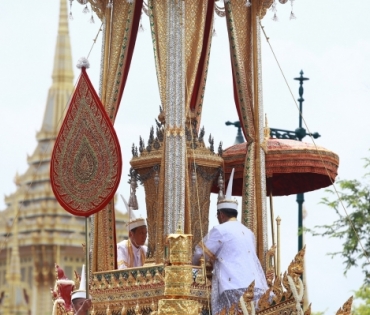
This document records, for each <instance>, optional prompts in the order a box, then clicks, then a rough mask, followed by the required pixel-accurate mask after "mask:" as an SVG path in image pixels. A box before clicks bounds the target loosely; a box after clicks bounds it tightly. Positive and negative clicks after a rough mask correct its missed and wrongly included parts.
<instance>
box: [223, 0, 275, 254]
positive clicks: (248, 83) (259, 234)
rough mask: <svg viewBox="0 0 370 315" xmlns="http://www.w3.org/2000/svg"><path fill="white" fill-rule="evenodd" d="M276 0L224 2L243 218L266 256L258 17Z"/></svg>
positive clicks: (259, 248) (258, 252)
mask: <svg viewBox="0 0 370 315" xmlns="http://www.w3.org/2000/svg"><path fill="white" fill-rule="evenodd" d="M272 2H273V0H252V1H251V3H252V6H251V7H247V6H246V5H245V0H231V1H228V2H227V3H225V13H226V23H227V29H228V34H229V43H230V56H231V65H232V74H233V87H234V100H235V105H236V109H237V112H238V115H239V120H240V122H241V125H242V128H243V132H244V136H245V139H246V140H247V144H246V145H247V155H246V159H245V162H244V175H243V176H244V180H243V195H242V205H241V211H242V222H243V224H245V225H246V226H247V227H249V228H250V229H251V230H252V231H253V232H254V234H255V236H256V246H257V254H258V257H259V258H260V260H261V261H262V259H264V255H265V252H266V250H267V227H266V222H265V221H266V213H265V212H266V207H265V195H266V194H265V187H266V183H265V180H266V179H265V175H264V172H265V163H264V152H263V151H262V149H261V147H260V144H261V142H262V140H263V136H262V135H263V106H262V85H261V71H262V69H261V64H260V42H259V27H260V26H259V20H260V18H262V17H263V16H264V14H265V12H266V9H267V8H268V7H270V6H271V4H272ZM263 261H264V260H263Z"/></svg>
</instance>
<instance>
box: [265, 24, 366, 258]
mask: <svg viewBox="0 0 370 315" xmlns="http://www.w3.org/2000/svg"><path fill="white" fill-rule="evenodd" d="M260 27H261V29H262V32H263V34H264V35H265V38H266V41H267V43H268V45H269V47H270V49H271V52H272V54H273V56H274V58H275V61H276V63H277V65H278V67H279V69H280V73H281V75H282V76H283V78H284V81H285V83H286V85H287V87H288V90H289V92H290V95H291V96H292V99H293V101H294V104H295V105H296V107H297V110H298V112H299V115H300V116H301V118H302V121H303V123H304V125H305V127H306V129H307V131H308V132H309V136H310V138H311V141H312V142H313V144H314V146H315V149H316V151H317V152H318V153H319V156H320V160H321V162H322V164H323V166H324V168H325V171H326V173H327V175H328V177H329V180H330V182H331V185H332V186H333V188H334V191H335V194H336V195H337V198H338V200H339V203H340V205H341V206H342V208H343V210H344V212H345V214H346V219H347V220H348V221H349V222H350V225H351V228H352V230H353V231H354V233H355V235H356V238H357V241H358V243H359V244H360V246H361V249H362V251H363V253H364V256H365V257H366V259H367V261H368V262H369V263H370V259H369V256H368V253H367V252H366V251H365V248H364V246H363V245H362V242H361V240H360V237H359V236H358V233H357V230H356V228H355V226H354V224H353V222H352V220H351V218H350V217H349V215H348V212H347V209H346V207H345V206H344V204H343V201H342V198H341V197H340V195H339V192H338V190H337V188H336V187H335V184H334V181H333V180H332V178H331V177H330V174H329V171H328V169H327V167H326V165H325V163H324V160H323V158H322V153H321V151H319V149H318V148H317V145H316V142H315V140H314V138H313V137H312V135H311V131H310V129H309V128H308V125H307V123H306V120H305V119H304V117H303V115H302V112H301V111H300V110H299V106H298V103H297V101H296V99H295V98H294V95H293V92H292V90H291V88H290V86H289V83H288V81H287V79H286V77H285V75H284V72H283V70H282V68H281V66H280V63H279V61H278V59H277V57H276V55H275V52H274V49H273V48H272V46H271V43H270V38H269V37H268V36H267V34H266V32H265V29H264V26H262V24H261V22H260Z"/></svg>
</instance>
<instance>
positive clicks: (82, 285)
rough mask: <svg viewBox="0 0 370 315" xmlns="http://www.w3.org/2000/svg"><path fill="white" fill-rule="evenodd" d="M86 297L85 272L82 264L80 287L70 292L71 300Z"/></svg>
mask: <svg viewBox="0 0 370 315" xmlns="http://www.w3.org/2000/svg"><path fill="white" fill-rule="evenodd" d="M75 299H86V272H85V265H82V271H81V280H80V287H79V289H78V290H76V291H73V292H72V298H71V300H72V301H73V300H75Z"/></svg>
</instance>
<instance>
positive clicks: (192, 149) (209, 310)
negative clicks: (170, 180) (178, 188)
mask: <svg viewBox="0 0 370 315" xmlns="http://www.w3.org/2000/svg"><path fill="white" fill-rule="evenodd" d="M185 85H186V91H187V95H188V96H189V97H190V93H189V87H188V84H187V78H186V77H185ZM185 103H186V102H185ZM187 113H189V108H188V109H187ZM186 116H188V115H186ZM191 127H192V126H191V120H190V132H191V138H192V139H193V138H194V134H193V128H191ZM191 153H192V156H193V169H194V172H195V174H196V175H197V168H196V163H195V153H194V147H193V146H191ZM186 155H187V154H186ZM186 159H187V156H186ZM189 175H191V174H189ZM194 185H195V191H196V193H197V208H198V216H199V222H200V237H201V238H202V241H203V238H204V234H203V227H202V226H203V224H202V216H201V212H200V202H199V191H198V176H195V183H194ZM202 244H203V242H202ZM202 252H203V253H202V254H203V259H204V270H202V271H203V272H204V281H205V284H207V274H206V269H205V264H206V254H205V252H204V248H202ZM206 290H207V304H208V314H211V305H210V301H209V290H208V286H207V285H206Z"/></svg>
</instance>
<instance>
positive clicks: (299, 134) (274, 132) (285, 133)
mask: <svg viewBox="0 0 370 315" xmlns="http://www.w3.org/2000/svg"><path fill="white" fill-rule="evenodd" d="M300 75H301V76H300V77H298V78H294V80H297V81H299V90H298V92H299V99H298V102H299V111H300V113H299V127H298V128H297V129H295V130H294V131H292V130H286V129H278V128H270V137H271V138H277V139H292V140H298V141H302V139H303V138H304V137H305V136H307V135H308V136H312V137H313V138H314V139H317V138H319V137H321V136H320V134H319V133H318V132H314V133H307V132H306V129H305V128H303V127H302V111H303V102H304V98H303V82H304V81H307V80H309V78H305V77H303V71H302V70H301V72H300ZM226 125H227V126H230V125H234V126H235V127H237V128H238V134H237V136H236V139H235V143H234V144H238V143H242V142H244V138H243V135H242V133H241V125H240V122H239V121H236V122H234V123H231V122H229V121H228V122H226ZM303 202H304V194H303V193H300V194H297V203H298V230H299V232H300V233H299V236H298V251H300V250H301V249H302V247H303V234H302V233H301V231H302V227H303V209H302V208H303Z"/></svg>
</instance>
